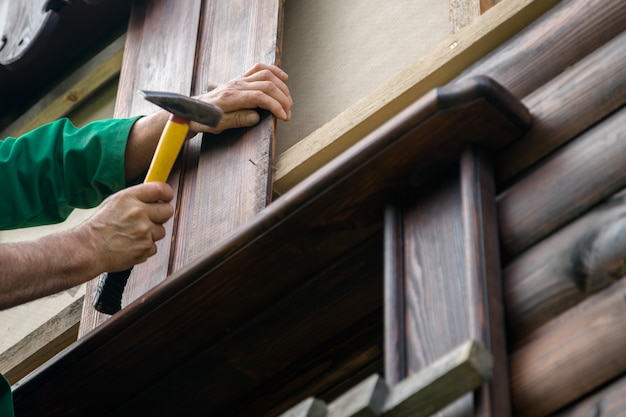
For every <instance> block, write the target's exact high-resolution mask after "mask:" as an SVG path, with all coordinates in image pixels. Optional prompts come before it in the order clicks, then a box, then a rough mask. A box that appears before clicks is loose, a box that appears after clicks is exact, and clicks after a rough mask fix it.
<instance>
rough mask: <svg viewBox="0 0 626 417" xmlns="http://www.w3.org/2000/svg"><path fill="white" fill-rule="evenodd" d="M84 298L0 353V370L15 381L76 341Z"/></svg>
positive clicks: (12, 381)
mask: <svg viewBox="0 0 626 417" xmlns="http://www.w3.org/2000/svg"><path fill="white" fill-rule="evenodd" d="M82 304H83V298H82V297H80V298H79V299H77V300H75V301H74V302H72V303H71V304H70V305H68V306H67V307H65V308H64V309H63V310H61V311H60V312H59V313H58V314H56V315H55V316H53V317H52V318H51V319H50V320H48V321H47V322H45V323H44V324H42V325H41V326H39V327H38V328H37V329H35V330H33V331H32V332H31V333H29V334H28V335H27V336H26V337H24V338H23V339H22V340H20V341H19V342H18V343H16V344H15V345H13V346H11V347H10V348H9V349H7V350H6V351H4V352H2V354H1V355H0V372H2V374H3V375H4V376H5V377H6V378H7V379H8V380H9V382H11V383H16V382H17V381H19V380H20V379H21V378H23V377H24V376H26V375H27V374H28V373H29V372H31V371H33V370H34V369H36V368H37V367H38V366H40V365H42V364H43V363H44V362H46V361H47V360H48V359H50V358H52V357H53V356H54V355H56V354H57V353H58V352H59V351H61V350H63V349H65V348H66V347H68V346H69V345H70V344H71V343H73V342H74V341H76V338H77V336H78V323H79V322H80V312H81V307H82Z"/></svg>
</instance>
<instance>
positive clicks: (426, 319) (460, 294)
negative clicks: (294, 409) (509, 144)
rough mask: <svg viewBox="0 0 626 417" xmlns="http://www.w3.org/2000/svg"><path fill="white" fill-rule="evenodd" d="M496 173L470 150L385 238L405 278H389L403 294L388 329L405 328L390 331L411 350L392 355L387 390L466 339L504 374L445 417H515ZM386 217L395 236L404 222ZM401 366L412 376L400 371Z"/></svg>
mask: <svg viewBox="0 0 626 417" xmlns="http://www.w3.org/2000/svg"><path fill="white" fill-rule="evenodd" d="M490 166H491V165H490V163H489V161H488V159H487V158H486V157H485V155H483V154H482V153H481V152H479V151H478V150H476V149H475V148H474V147H471V146H468V147H467V148H466V149H464V152H463V155H462V158H461V161H460V165H459V169H458V170H453V171H452V172H450V173H449V175H447V176H443V177H442V178H441V180H440V181H438V182H437V183H436V184H431V185H430V188H428V189H422V190H419V191H418V192H415V193H414V195H413V196H412V197H410V198H408V199H407V200H406V201H404V202H403V203H401V205H400V210H401V212H402V217H403V220H402V222H401V224H402V226H401V230H400V231H394V230H391V231H389V230H386V231H385V233H386V236H387V237H388V239H386V242H385V245H386V248H387V250H386V259H385V263H386V270H385V271H386V275H387V273H389V275H390V276H391V277H393V275H394V274H401V275H403V277H401V278H400V279H398V278H395V279H390V278H389V277H386V280H385V287H386V291H387V293H393V294H402V295H401V297H400V299H394V298H390V297H388V296H387V295H386V298H385V301H386V302H389V301H391V302H393V303H396V305H394V306H386V307H385V311H386V314H388V315H389V314H391V315H393V316H394V317H393V318H391V319H390V318H389V317H386V323H393V321H394V320H395V321H397V322H399V323H401V322H404V327H403V328H402V327H400V330H399V332H400V333H401V335H399V336H398V335H394V333H393V330H390V329H386V331H385V337H386V338H390V337H395V340H397V341H400V342H401V343H404V344H405V346H404V350H402V349H400V348H396V349H394V350H393V351H392V352H387V353H386V357H385V361H386V363H385V367H386V368H387V371H386V379H388V378H393V379H388V382H389V383H398V382H399V381H398V378H402V376H403V372H404V373H405V374H406V376H410V375H412V374H415V373H416V372H418V371H419V370H421V369H424V368H425V367H427V366H428V365H430V364H431V363H432V362H433V361H435V360H436V359H437V357H439V356H442V355H445V354H446V353H447V352H449V351H450V350H452V349H454V347H455V346H457V345H459V344H461V343H463V341H464V340H467V339H476V340H479V341H480V342H482V343H483V344H484V345H485V346H486V347H487V348H488V349H489V350H491V351H492V352H493V353H494V360H495V361H496V362H495V363H496V364H495V366H494V369H497V371H495V372H494V378H493V379H492V382H490V383H489V384H485V386H483V388H482V389H481V390H480V391H478V392H477V393H476V395H474V396H472V395H467V396H465V397H463V398H462V399H461V400H460V401H457V402H456V403H455V404H453V405H452V406H451V407H448V408H447V409H446V410H444V411H443V412H442V415H444V416H473V415H476V416H507V415H510V399H509V394H508V389H509V383H508V374H507V358H506V347H505V341H504V317H503V311H502V296H501V293H502V291H501V285H500V264H499V252H498V240H497V225H496V209H495V186H494V182H493V175H492V172H491V168H490ZM387 213H388V214H387V221H386V222H385V228H386V229H389V228H390V227H392V228H393V226H394V224H396V222H395V221H394V219H397V218H398V217H397V216H398V214H397V213H393V212H392V211H391V210H390V209H388V211H387ZM392 239H396V240H397V241H398V240H399V241H400V242H402V243H401V244H402V245H403V250H402V251H401V255H399V256H400V257H402V258H403V259H402V260H401V261H400V264H401V266H400V267H398V266H396V263H398V261H397V260H396V259H394V258H393V257H388V256H387V254H393V253H394V251H393V247H394V244H393V243H391V242H390V241H391V240H392ZM396 244H397V243H396ZM395 253H397V251H396V252H395ZM398 281H400V282H401V283H400V284H399V285H398V284H397V283H398ZM398 286H401V287H402V288H400V289H398V288H397V287H398ZM387 293H386V294H387ZM402 304H403V305H402ZM402 333H403V334H402ZM390 343H392V341H391V340H386V344H390ZM398 355H400V356H401V355H404V358H402V357H398ZM398 364H404V366H405V369H404V370H398V369H397V367H398Z"/></svg>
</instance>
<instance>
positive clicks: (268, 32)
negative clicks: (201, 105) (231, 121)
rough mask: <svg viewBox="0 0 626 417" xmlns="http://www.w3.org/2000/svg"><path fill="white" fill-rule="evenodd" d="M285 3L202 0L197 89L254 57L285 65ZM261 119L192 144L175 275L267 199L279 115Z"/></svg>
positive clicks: (234, 72) (242, 69)
mask: <svg viewBox="0 0 626 417" xmlns="http://www.w3.org/2000/svg"><path fill="white" fill-rule="evenodd" d="M283 3H284V1H283V0H264V1H253V2H251V1H249V0H239V1H228V2H216V1H210V2H205V5H204V8H203V12H202V13H203V14H202V19H201V22H202V26H201V28H200V37H199V40H198V51H199V53H198V58H197V62H196V69H195V87H194V92H195V93H201V92H202V91H206V90H207V89H208V87H209V86H211V85H219V84H223V83H225V82H227V81H229V80H230V79H232V78H235V77H237V76H239V75H241V74H243V73H244V72H245V71H246V70H248V69H249V68H250V67H251V66H252V65H254V64H255V63H257V62H263V63H266V64H280V42H281V34H282V24H281V22H282V14H283ZM263 116H264V117H263V119H262V121H261V122H260V123H259V124H258V125H257V126H255V127H254V128H251V129H246V130H242V129H239V130H233V131H228V132H224V133H223V134H221V135H218V136H215V135H210V134H206V135H204V137H203V138H202V139H200V138H197V139H194V140H193V141H192V142H190V143H189V144H188V145H187V148H186V150H185V154H184V161H185V175H184V178H183V182H182V185H181V187H182V193H181V197H180V198H181V200H180V203H179V206H180V210H179V218H178V227H177V233H176V235H177V236H176V237H177V239H176V244H175V247H174V252H173V254H172V259H171V268H170V272H173V271H176V270H178V269H180V268H181V267H183V266H184V265H186V264H187V263H189V262H191V261H192V260H194V259H196V258H198V257H199V256H201V255H202V254H204V253H206V252H207V251H208V250H210V249H211V247H213V246H214V245H215V244H216V243H218V242H219V241H220V240H223V239H225V238H226V237H228V235H229V234H231V233H233V231H234V230H236V229H237V228H238V227H239V226H241V225H242V224H243V223H245V222H246V221H247V220H249V219H250V218H251V217H252V216H253V215H255V214H256V213H258V212H259V211H260V210H262V209H263V208H264V207H265V206H266V205H267V203H268V202H269V199H270V196H271V190H272V169H271V166H272V164H273V146H274V129H275V120H274V117H273V116H270V115H269V114H266V113H264V114H263Z"/></svg>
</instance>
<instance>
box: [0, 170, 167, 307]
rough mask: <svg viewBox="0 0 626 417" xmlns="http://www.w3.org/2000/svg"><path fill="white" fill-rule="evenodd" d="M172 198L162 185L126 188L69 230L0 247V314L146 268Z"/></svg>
mask: <svg viewBox="0 0 626 417" xmlns="http://www.w3.org/2000/svg"><path fill="white" fill-rule="evenodd" d="M173 195H174V193H173V191H172V188H171V187H170V186H169V185H168V184H165V183H162V182H150V183H146V184H141V185H137V186H134V187H130V188H127V189H125V190H123V191H120V192H118V193H117V194H114V195H112V196H110V197H109V198H107V199H106V200H105V201H104V202H103V203H102V204H101V205H100V207H99V208H98V209H97V211H96V213H95V214H94V215H93V216H92V217H90V218H89V219H87V220H86V221H85V222H83V223H82V224H81V225H79V226H77V227H74V228H73V229H70V230H67V231H64V232H60V233H56V234H52V235H47V236H44V237H42V238H40V239H37V240H34V241H27V242H18V243H9V244H3V245H0V310H1V309H4V308H9V307H12V306H15V305H18V304H21V303H24V302H27V301H31V300H34V299H37V298H40V297H44V296H47V295H51V294H55V293H57V292H59V291H63V290H67V289H69V288H72V287H75V286H76V285H79V284H82V283H83V282H86V281H88V280H90V279H92V278H94V277H96V276H97V275H98V274H101V273H103V272H108V271H120V270H124V269H128V268H130V267H132V266H133V265H135V264H136V263H140V262H144V261H145V260H146V259H148V257H150V256H152V255H154V254H155V252H156V244H155V242H156V241H158V240H160V239H163V237H165V229H164V227H163V223H165V222H166V221H167V220H168V219H170V218H171V217H172V216H173V214H174V209H173V207H172V206H171V205H170V204H169V202H170V201H171V200H172V198H173Z"/></svg>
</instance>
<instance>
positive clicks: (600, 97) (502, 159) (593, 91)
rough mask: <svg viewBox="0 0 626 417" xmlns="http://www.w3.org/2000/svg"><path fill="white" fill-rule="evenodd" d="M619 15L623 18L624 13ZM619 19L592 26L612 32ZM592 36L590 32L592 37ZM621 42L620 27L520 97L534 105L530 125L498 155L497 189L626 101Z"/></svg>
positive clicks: (625, 35) (625, 51)
mask: <svg viewBox="0 0 626 417" xmlns="http://www.w3.org/2000/svg"><path fill="white" fill-rule="evenodd" d="M586 7H588V6H586ZM602 7H603V8H606V7H608V6H605V5H603V6H602ZM614 15H617V16H620V13H619V11H617V13H615V14H609V16H614ZM621 16H622V17H623V18H626V13H623V12H622V14H621ZM621 22H622V20H620V19H619V18H616V19H615V20H608V19H607V21H602V22H599V23H597V24H596V26H594V27H596V28H597V27H602V28H603V30H604V31H607V32H608V34H605V35H604V36H603V37H604V38H607V37H609V36H610V34H611V31H609V28H615V27H617V26H618V25H619V24H621ZM585 23H586V22H585ZM555 25H556V23H555ZM614 30H615V29H614ZM596 36H597V35H596V34H595V33H594V34H593V36H590V38H593V39H596ZM559 39H560V38H559ZM522 41H523V40H520V41H519V42H520V43H523V42H522ZM555 42H556V41H555ZM515 43H517V42H515ZM532 43H533V45H535V44H536V42H532ZM625 43H626V33H624V32H622V34H620V35H617V36H615V37H614V38H612V39H609V40H608V41H607V42H606V43H605V44H604V45H597V49H595V50H593V51H591V52H589V53H588V55H584V56H580V60H579V61H577V62H575V63H570V62H568V64H569V65H568V67H567V68H566V69H565V70H563V71H562V72H561V73H559V74H558V75H555V76H554V78H551V79H550V80H549V81H546V82H545V84H543V85H541V86H540V87H539V88H535V90H534V91H533V92H532V93H530V94H528V95H527V96H526V97H525V98H524V100H523V101H524V104H526V106H527V107H528V108H529V109H531V110H532V113H533V118H534V126H533V128H532V129H531V130H530V131H529V132H528V134H527V135H526V136H525V137H524V138H522V140H520V141H517V142H516V143H514V144H512V145H511V146H510V147H508V148H507V149H505V150H504V151H503V152H502V153H501V154H500V155H498V157H497V159H496V161H495V172H496V181H497V183H498V185H499V188H503V187H505V186H506V184H507V183H510V182H511V181H512V180H513V179H514V178H515V176H517V175H518V174H520V173H521V172H523V171H524V170H525V169H527V168H528V167H530V166H531V165H533V164H535V163H536V162H537V161H539V160H540V159H541V158H543V157H545V156H547V155H548V154H550V153H551V152H553V151H554V150H556V149H558V148H559V147H560V146H562V145H564V144H565V143H566V142H567V141H569V140H571V139H572V138H574V137H576V136H577V135H578V134H580V133H582V132H583V131H584V130H585V129H587V128H588V127H589V126H592V125H594V124H595V123H597V122H598V121H600V120H602V119H603V118H604V117H606V116H607V115H609V114H611V113H612V112H614V111H615V110H617V109H619V108H620V106H622V105H623V104H624V103H626V68H624V65H622V63H624V62H626V48H624V44H625ZM560 45H561V43H560V41H559V46H560ZM594 46H595V44H594ZM587 49H588V48H586V49H585V50H584V51H583V52H588V51H587ZM525 65H527V61H526V62H525ZM479 66H480V65H479ZM475 72H480V71H479V70H476V71H475ZM553 72H554V71H553ZM502 77H503V76H501V78H502Z"/></svg>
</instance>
